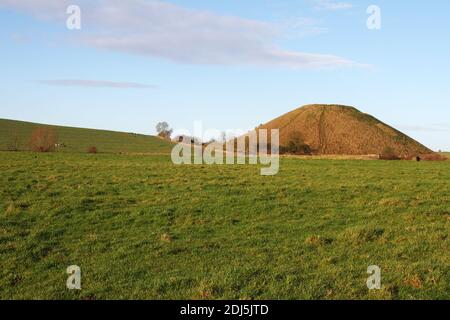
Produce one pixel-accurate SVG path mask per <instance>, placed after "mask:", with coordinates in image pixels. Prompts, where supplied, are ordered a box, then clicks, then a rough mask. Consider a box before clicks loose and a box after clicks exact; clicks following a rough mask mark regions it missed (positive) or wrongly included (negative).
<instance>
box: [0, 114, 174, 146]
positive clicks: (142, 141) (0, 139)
mask: <svg viewBox="0 0 450 320" xmlns="http://www.w3.org/2000/svg"><path fill="white" fill-rule="evenodd" d="M43 126H44V127H51V128H54V129H55V131H56V132H57V134H58V137H59V143H61V144H65V145H66V147H64V148H59V149H58V151H59V152H81V153H85V152H87V150H88V148H89V147H92V146H95V147H97V149H98V151H99V152H100V153H152V154H159V153H164V154H167V153H169V152H170V150H171V148H172V144H171V143H170V142H168V141H165V140H162V139H160V138H158V137H154V136H146V135H141V134H134V133H126V132H115V131H105V130H95V129H81V128H71V127H62V126H52V125H42V124H37V123H30V122H23V121H15V120H4V119H0V150H8V145H9V144H10V143H11V141H12V140H13V139H14V137H15V136H16V135H17V137H18V138H19V142H20V150H29V148H30V147H29V142H30V138H31V134H32V132H33V130H35V129H36V128H38V127H43Z"/></svg>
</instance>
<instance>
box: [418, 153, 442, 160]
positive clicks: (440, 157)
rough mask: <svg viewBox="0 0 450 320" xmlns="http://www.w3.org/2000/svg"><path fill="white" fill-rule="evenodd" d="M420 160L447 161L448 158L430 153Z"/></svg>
mask: <svg viewBox="0 0 450 320" xmlns="http://www.w3.org/2000/svg"><path fill="white" fill-rule="evenodd" d="M420 158H421V159H422V160H423V161H446V160H447V157H445V156H443V155H441V154H439V153H429V154H424V155H421V156H420Z"/></svg>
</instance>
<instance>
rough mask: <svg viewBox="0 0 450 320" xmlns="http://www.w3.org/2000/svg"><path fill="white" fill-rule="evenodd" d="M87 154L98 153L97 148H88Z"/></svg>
mask: <svg viewBox="0 0 450 320" xmlns="http://www.w3.org/2000/svg"><path fill="white" fill-rule="evenodd" d="M88 153H92V154H96V153H98V149H97V147H94V146H92V147H89V148H88Z"/></svg>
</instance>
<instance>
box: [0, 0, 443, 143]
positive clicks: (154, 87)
mask: <svg viewBox="0 0 450 320" xmlns="http://www.w3.org/2000/svg"><path fill="white" fill-rule="evenodd" d="M69 4H77V5H79V6H80V8H81V22H82V28H81V30H68V29H67V28H66V19H67V17H68V15H67V14H66V12H65V10H66V8H67V6H68V5H69ZM369 5H377V6H379V7H380V9H381V18H382V20H381V30H369V29H368V28H367V27H366V20H367V18H368V17H369V15H368V14H367V12H366V10H367V7H368V6H369ZM0 21H1V26H2V28H1V29H0V58H1V59H0V70H1V73H0V74H1V77H0V118H10V119H19V120H28V121H34V122H43V123H51V124H61V125H71V126H78V127H91V128H100V129H111V130H120V131H131V132H140V133H146V134H153V133H154V131H155V129H154V127H155V125H156V123H157V122H159V121H163V120H165V121H167V122H169V124H170V125H171V126H172V127H173V128H186V129H192V127H193V122H194V121H195V120H201V121H202V122H203V124H204V126H205V127H206V128H214V129H218V130H226V129H238V128H240V129H251V128H253V127H255V126H257V125H259V124H261V123H264V122H267V121H268V120H271V119H272V118H274V117H277V116H279V115H282V114H284V113H286V112H288V111H291V110H292V109H295V108H297V107H299V106H301V105H304V104H310V103H338V104H346V105H352V106H355V107H357V108H358V109H360V110H361V111H364V112H367V113H370V114H372V115H374V116H375V117H377V118H379V119H380V120H382V121H384V122H386V123H388V124H390V125H393V126H395V127H397V128H398V129H400V130H402V131H404V132H405V133H407V134H409V135H410V136H412V137H414V138H415V139H417V140H419V141H420V142H422V143H424V144H426V145H427V146H429V147H431V148H433V149H435V150H437V149H443V150H450V90H449V84H450V81H449V80H450V61H449V58H448V57H449V56H450V41H449V32H450V2H449V1H448V0H434V1H406V0H396V1H392V0H388V1H376V0H371V1H363V0H362V1H354V0H348V1H347V0H336V1H334V0H295V1H294V0H289V1H282V0H281V1H275V0H259V1H257V0H245V1H242V0H214V1H211V0H191V1H180V0H177V1H175V0H172V1H164V2H163V1H153V0H129V1H119V0H89V1H88V0H78V1H77V0H71V1H69V0H34V1H31V0H14V1H13V0H0Z"/></svg>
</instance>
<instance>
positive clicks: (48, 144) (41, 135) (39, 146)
mask: <svg viewBox="0 0 450 320" xmlns="http://www.w3.org/2000/svg"><path fill="white" fill-rule="evenodd" d="M57 143H58V135H57V134H56V131H55V130H54V129H52V128H47V127H39V128H37V129H36V130H34V131H33V133H32V134H31V149H32V150H33V151H36V152H53V151H55V149H56V145H57Z"/></svg>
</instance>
